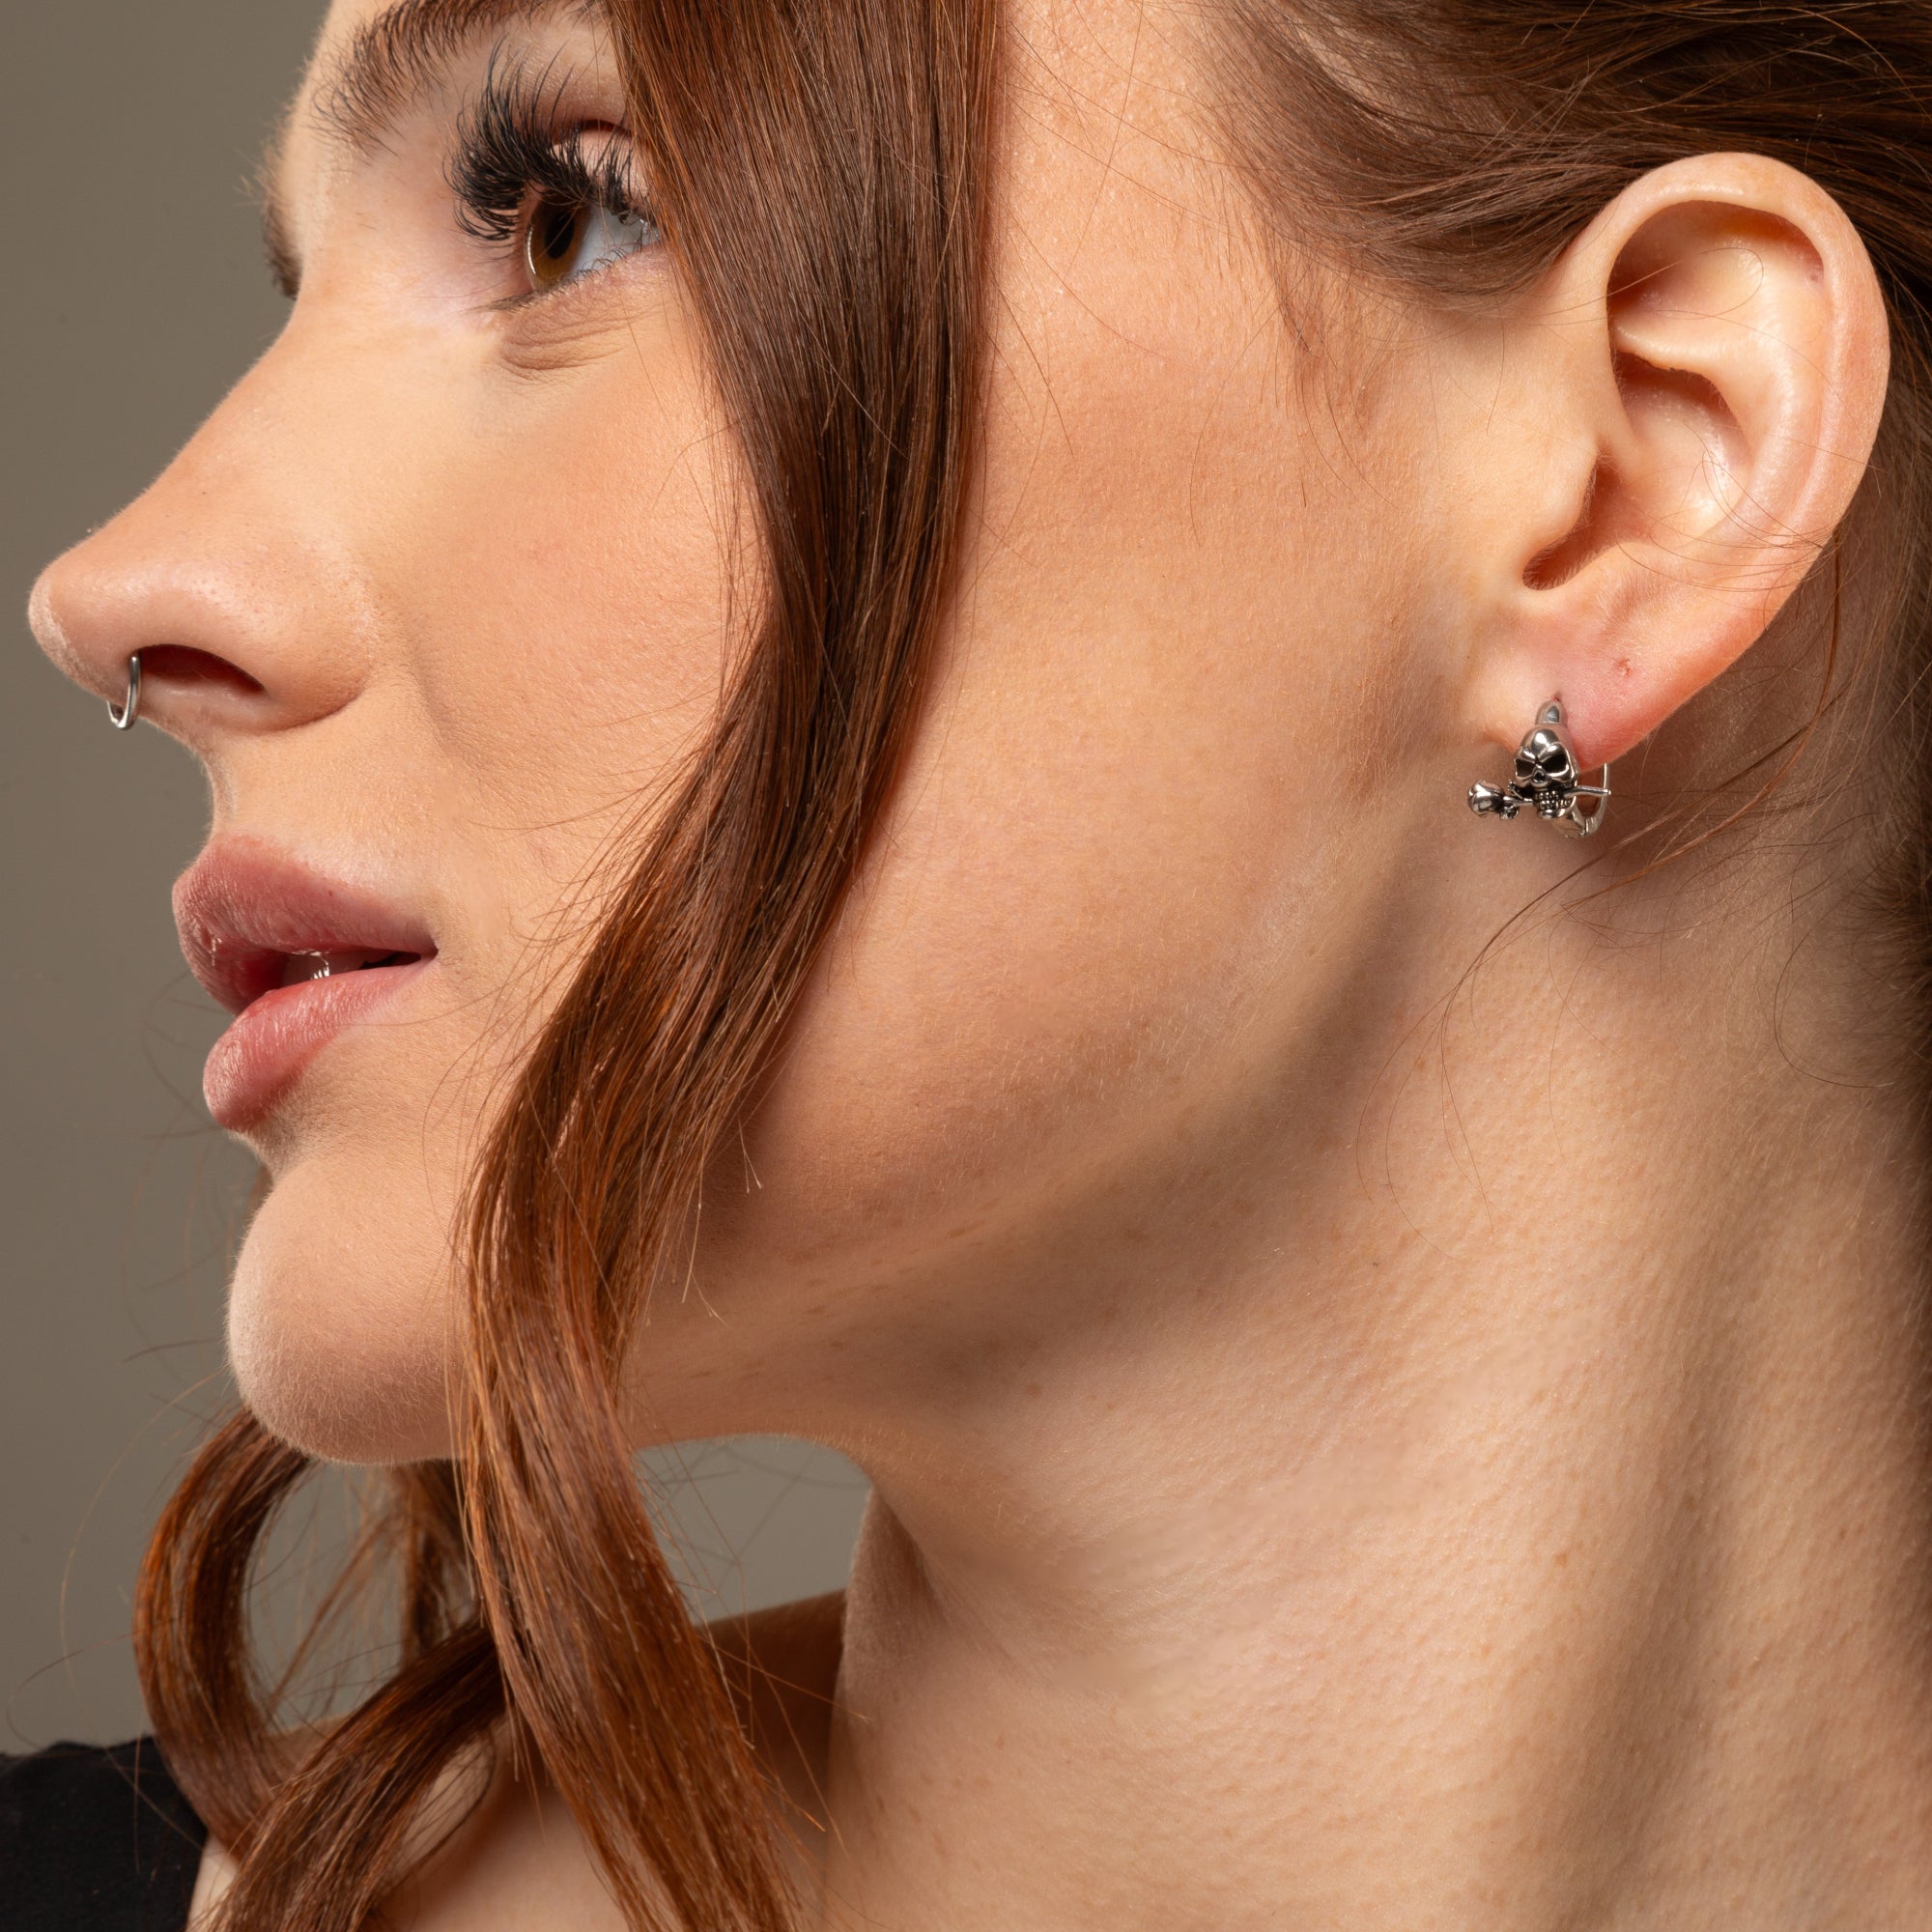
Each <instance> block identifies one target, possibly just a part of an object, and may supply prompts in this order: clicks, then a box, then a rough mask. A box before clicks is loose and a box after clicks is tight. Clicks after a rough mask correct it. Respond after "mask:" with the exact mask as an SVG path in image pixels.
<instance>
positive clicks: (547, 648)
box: [389, 357, 732, 911]
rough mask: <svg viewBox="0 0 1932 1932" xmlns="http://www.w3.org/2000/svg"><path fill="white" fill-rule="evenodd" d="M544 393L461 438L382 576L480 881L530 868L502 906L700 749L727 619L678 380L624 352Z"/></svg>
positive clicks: (714, 497) (711, 467)
mask: <svg viewBox="0 0 1932 1932" xmlns="http://www.w3.org/2000/svg"><path fill="white" fill-rule="evenodd" d="M553 380H554V383H555V384H557V385H558V386H557V387H556V388H554V389H553V388H550V387H546V386H545V385H544V384H537V385H536V386H535V388H534V390H533V391H532V392H529V393H526V392H524V391H523V390H521V389H519V390H514V391H512V392H511V394H510V395H509V396H508V397H506V398H505V399H504V401H503V404H502V408H501V411H500V412H499V413H498V415H497V416H495V417H493V419H492V420H491V422H490V424H489V426H488V432H487V434H480V435H478V436H476V437H474V438H470V439H467V440H465V441H464V442H463V444H462V447H461V450H460V454H459V458H458V460H457V461H455V462H454V463H452V464H451V465H449V466H447V467H446V468H445V469H443V470H442V471H441V472H440V475H439V477H438V479H437V485H436V487H435V489H434V490H433V491H432V492H430V493H429V494H428V497H427V499H426V500H427V515H426V517H425V519H424V523H423V526H421V527H418V528H415V529H412V530H411V531H410V532H409V533H408V534H407V537H406V538H405V539H404V540H403V541H402V542H401V544H400V545H399V547H398V549H397V551H396V554H395V556H394V559H393V565H392V568H391V569H390V572H389V575H390V577H391V579H392V581H394V582H399V583H402V584H405V585H407V586H408V595H409V599H410V603H411V606H412V617H411V619H410V620H409V622H408V624H407V637H408V639H409V654H410V659H411V662H410V670H411V673H412V681H413V682H414V684H415V686H416V689H417V690H418V691H419V693H420V695H421V701H422V704H423V706H424V708H425V712H426V715H427V718H428V721H429V723H430V725H431V728H432V729H433V731H434V732H435V734H436V737H437V740H438V744H437V751H438V754H439V760H440V763H441V765H442V766H443V768H444V769H446V770H448V771H449V772H451V773H453V774H455V775H456V782H457V784H458V786H459V788H461V789H463V790H465V791H467V792H468V793H469V799H468V801H467V803H468V804H469V807H470V810H469V813H468V815H467V819H468V822H471V823H473V822H474V821H475V819H476V818H477V816H478V814H479V812H480V813H484V814H488V816H487V819H486V820H485V826H486V828H487V829H486V831H485V834H484V837H483V838H482V839H481V840H480V841H479V842H480V843H481V844H483V845H485V846H487V848H488V851H487V858H488V862H489V864H490V865H491V866H492V867H501V866H502V865H503V864H504V863H505V862H508V863H509V864H510V865H511V866H512V867H519V866H520V865H521V863H522V862H524V861H526V860H527V861H531V862H534V867H535V876H533V877H532V878H530V879H529V880H528V881H527V882H526V883H524V884H521V885H520V886H519V887H518V888H517V889H516V896H518V897H524V896H526V895H529V894H533V893H536V894H540V893H542V892H543V891H545V890H547V889H548V890H551V891H554V889H555V888H556V887H557V886H558V885H560V884H561V883H562V882H563V881H564V880H565V879H566V878H568V877H570V876H572V875H573V874H574V872H575V871H576V869H577V868H579V867H581V866H582V864H583V863H584V862H585V861H586V860H587V859H588V857H589V856H590V855H591V854H592V853H593V852H594V851H595V850H596V848H597V844H598V841H599V839H600V838H603V837H604V836H606V835H608V833H609V832H610V830H611V828H612V826H613V824H614V823H615V822H617V821H618V820H619V819H621V818H622V817H623V816H625V815H627V814H628V813H629V811H630V810H632V809H633V808H634V807H635V806H636V805H637V804H638V803H639V800H640V799H642V798H644V797H646V796H648V795H649V794H650V793H651V792H652V790H653V789H654V788H655V786H656V785H657V784H659V783H660V782H661V781H662V780H663V777H664V775H665V774H666V773H667V772H668V771H670V770H672V769H673V768H674V767H675V766H676V765H677V764H678V762H679V760H680V757H681V755H682V754H683V753H685V752H686V751H687V749H688V748H689V747H690V746H691V745H692V744H693V743H694V742H696V740H698V739H699V738H700V737H701V735H702V733H703V731H704V729H705V728H706V726H707V725H708V724H709V722H710V719H711V716H712V713H713V710H714V708H715V706H716V702H717V698H718V692H719V686H720V682H721V679H722V677H723V676H724V673H725V665H726V660H727V655H728V651H729V639H730V622H731V616H732V612H731V609H730V605H729V600H728V595H727V586H728V582H729V579H730V568H729V558H728V554H727V550H726V545H725V530H726V528H727V526H728V516H727V513H726V511H725V508H724V507H722V499H723V497H724V495H725V491H726V489H727V487H728V479H727V478H726V477H725V475H723V474H722V473H721V471H720V469H719V461H720V458H719V455H718V451H719V449H720V445H721V443H722V441H723V439H722V438H721V437H720V436H718V435H717V433H716V431H715V426H714V425H712V424H710V423H709V422H708V421H707V419H706V417H705V415H704V412H703V411H702V409H701V408H700V406H699V403H698V400H697V397H698V396H699V394H700V393H701V392H700V391H699V390H698V388H697V385H696V381H695V378H694V379H693V380H692V381H690V382H685V381H680V380H673V379H672V378H670V377H665V378H661V379H659V380H654V381H652V382H651V383H649V384H643V383H640V382H639V378H638V376H637V373H636V370H635V368H634V367H633V366H632V364H631V363H630V362H629V361H628V360H627V359H626V358H621V357H620V358H613V359H612V360H611V361H610V362H609V363H605V364H600V365H598V366H596V367H594V368H590V369H585V370H577V371H571V372H567V373H566V374H564V375H559V376H558V377H556V378H554V379H553ZM452 816H453V817H454V819H455V824H454V825H453V826H452V827H451V830H452V831H454V832H456V833H457V836H458V837H461V836H463V832H464V829H465V825H466V815H465V814H463V813H462V812H458V813H456V814H452ZM524 910H526V911H536V910H539V908H537V907H525V908H524Z"/></svg>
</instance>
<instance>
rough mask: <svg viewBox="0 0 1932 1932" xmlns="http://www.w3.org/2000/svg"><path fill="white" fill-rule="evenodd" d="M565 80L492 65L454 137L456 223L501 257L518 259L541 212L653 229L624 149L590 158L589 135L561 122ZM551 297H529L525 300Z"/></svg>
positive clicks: (612, 144) (614, 145)
mask: <svg viewBox="0 0 1932 1932" xmlns="http://www.w3.org/2000/svg"><path fill="white" fill-rule="evenodd" d="M570 79H571V76H570V75H569V74H567V73H566V74H565V75H563V76H562V77H561V78H560V79H554V78H553V77H552V72H551V70H549V69H545V70H544V71H542V72H540V73H535V74H532V73H530V72H528V71H526V70H521V69H520V70H513V71H508V72H506V71H503V70H502V69H501V68H499V67H498V66H497V62H496V61H495V60H494V59H493V60H492V62H491V64H490V67H489V70H488V71H487V72H486V73H485V75H484V79H483V85H482V88H481V90H480V91H479V93H478V94H477V97H476V102H475V105H474V106H473V107H472V108H471V109H470V111H469V113H468V114H466V115H465V116H464V119H463V122H462V125H461V128H460V129H459V131H458V135H457V145H456V153H455V155H454V156H453V157H452V158H451V160H450V164H449V171H448V173H449V185H450V187H451V188H452V189H453V190H454V192H455V195H456V204H457V221H458V222H459V224H460V225H461V226H462V228H463V230H464V232H465V233H466V234H468V235H473V236H474V237H475V238H476V239H477V241H484V242H487V243H489V244H490V245H491V246H492V247H495V248H498V249H500V250H501V251H502V252H503V253H504V254H506V255H510V256H512V257H521V253H522V249H523V244H524V241H525V238H526V234H527V232H528V228H529V223H530V220H531V218H532V216H533V215H534V214H535V213H536V211H537V210H538V209H539V208H542V207H544V206H546V205H549V206H553V207H566V208H605V209H609V210H610V211H611V213H615V214H625V215H638V216H641V217H642V218H643V219H645V220H647V221H650V222H652V223H653V224H655V223H656V220H657V212H656V210H655V209H653V208H652V207H651V206H650V204H649V203H648V202H647V201H645V200H642V199H640V197H639V194H638V191H637V185H636V182H635V178H634V175H633V172H632V169H631V167H630V166H629V165H628V164H627V155H626V143H625V142H623V141H622V140H620V139H613V140H611V141H609V142H607V143H605V144H604V146H603V150H602V152H601V153H599V154H598V155H597V156H594V157H593V156H590V155H588V154H586V153H585V152H584V140H583V137H584V135H585V134H586V133H587V132H590V131H592V130H591V129H590V128H584V127H572V126H571V125H569V123H568V122H565V121H563V120H562V119H561V117H560V116H559V114H558V112H557V106H558V102H559V100H560V99H561V97H562V95H563V94H564V93H565V91H566V90H567V89H568V87H569V84H570ZM566 286H567V285H566ZM555 293H557V291H556V290H548V291H543V290H532V291H531V292H530V298H531V299H536V298H540V297H541V296H544V295H554V294H555Z"/></svg>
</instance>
